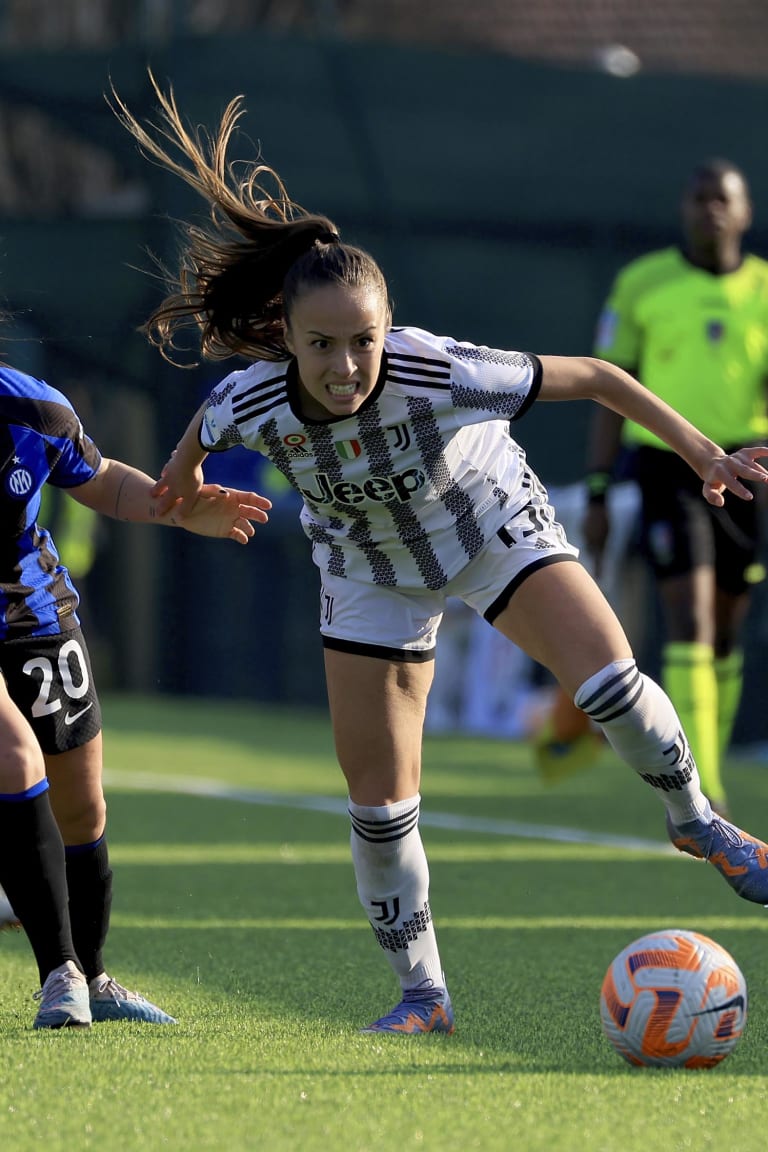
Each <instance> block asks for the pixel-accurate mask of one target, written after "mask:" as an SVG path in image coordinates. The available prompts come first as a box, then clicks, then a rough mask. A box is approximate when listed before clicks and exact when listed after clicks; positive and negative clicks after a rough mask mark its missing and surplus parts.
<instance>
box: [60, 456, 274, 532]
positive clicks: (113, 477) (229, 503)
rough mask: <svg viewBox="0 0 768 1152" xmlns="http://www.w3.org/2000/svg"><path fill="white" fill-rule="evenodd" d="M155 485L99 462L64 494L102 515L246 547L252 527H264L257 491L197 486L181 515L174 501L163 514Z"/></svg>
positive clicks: (263, 505) (132, 471)
mask: <svg viewBox="0 0 768 1152" xmlns="http://www.w3.org/2000/svg"><path fill="white" fill-rule="evenodd" d="M156 486H157V482H156V481H155V480H153V479H152V477H151V476H147V475H146V473H144V472H141V471H139V469H138V468H132V467H131V466H130V465H129V464H124V463H123V462H122V461H120V460H109V459H104V460H103V461H102V465H101V468H100V469H99V471H98V472H97V474H96V475H95V476H94V477H93V478H92V479H91V480H88V481H86V483H85V484H80V485H78V487H77V488H70V489H69V490H68V491H69V492H70V494H71V495H72V496H73V497H74V498H75V499H76V500H78V501H79V502H80V503H81V504H84V505H85V506H86V507H87V508H92V509H93V510H94V512H100V513H101V514H102V515H104V516H112V517H113V518H114V519H116V520H127V521H130V522H131V523H133V524H164V525H168V526H169V527H177V528H186V529H187V531H189V532H194V533H196V534H197V535H199V536H213V537H217V538H219V539H229V540H234V541H236V542H237V543H238V544H247V543H248V541H249V539H250V538H251V537H252V536H253V534H254V531H255V529H254V523H257V524H265V523H266V521H267V519H268V517H267V513H268V511H269V509H270V508H271V507H272V504H271V502H270V501H269V500H267V499H266V497H264V496H259V494H258V493H257V492H241V491H240V490H239V489H235V488H222V487H220V486H219V485H218V484H203V485H202V486H201V487H200V488H199V490H198V492H197V494H196V496H195V499H194V501H190V503H189V504H188V505H187V508H186V510H185V513H184V516H183V517H182V515H181V514H180V511H179V507H178V505H177V504H176V503H174V504H172V505H171V506H170V507H169V508H168V509H167V510H165V511H163V510H162V509H161V508H160V507H159V500H158V499H157V497H156V495H155V489H156Z"/></svg>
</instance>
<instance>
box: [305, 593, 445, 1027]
mask: <svg viewBox="0 0 768 1152" xmlns="http://www.w3.org/2000/svg"><path fill="white" fill-rule="evenodd" d="M340 583H341V588H340V589H337V587H336V585H335V583H334V581H333V579H329V578H328V577H324V580H323V595H324V601H323V603H324V607H325V612H324V619H323V643H324V645H325V668H326V681H327V687H328V699H329V703H330V709H331V718H332V723H333V731H334V737H335V741H336V752H337V756H338V759H339V764H340V765H341V769H342V771H343V772H344V775H345V777H346V780H347V785H348V789H349V814H350V820H351V825H352V832H351V847H352V861H353V865H354V870H355V879H356V881H357V892H358V897H359V899H360V902H361V904H362V906H363V908H364V909H365V912H366V914H367V916H368V921H369V923H370V925H371V928H372V930H373V933H374V936H375V938H376V941H377V943H378V945H379V948H380V949H381V950H382V952H383V953H384V955H385V956H386V958H387V960H388V962H389V965H390V967H391V968H392V970H393V972H394V973H395V975H396V977H397V979H398V982H399V984H400V989H401V999H400V1002H399V1003H398V1004H397V1006H396V1007H395V1008H394V1009H393V1010H392V1011H391V1012H388V1013H387V1014H386V1015H384V1016H381V1017H379V1018H378V1019H376V1020H375V1021H374V1022H373V1023H372V1024H370V1025H369V1026H368V1027H367V1028H366V1029H364V1030H365V1031H373V1032H393V1033H406V1034H408V1033H410V1034H416V1033H422V1032H452V1031H453V1009H452V1007H451V1002H450V998H449V996H448V992H447V989H446V986H445V978H444V976H443V970H442V966H441V963H440V955H439V953H438V949H437V941H436V937H435V929H434V924H433V922H432V912H431V908H430V899H429V868H428V865H427V858H426V855H425V852H424V847H423V844H422V841H421V835H420V832H419V807H420V796H419V786H420V777H421V742H422V733H423V727H424V716H425V711H426V702H427V694H428V692H429V688H430V685H431V683H432V677H433V669H434V634H435V631H436V627H437V623H439V618H440V616H439V613H440V611H441V607H436V605H435V604H434V603H433V602H432V601H431V600H430V599H429V597H424V598H423V600H422V601H416V602H413V601H412V600H411V599H410V598H408V597H404V596H400V595H399V594H398V593H397V592H396V591H394V590H391V591H390V590H387V589H384V590H382V589H377V590H375V593H374V594H373V595H371V590H370V589H369V588H368V587H367V586H361V587H357V586H352V587H350V584H351V582H350V581H348V580H343V581H341V582H340ZM337 592H338V593H339V595H338V596H337ZM369 597H370V601H369V599H368V598H369ZM383 601H387V603H383ZM418 612H422V613H423V615H422V617H421V619H420V620H419V621H418V622H417V621H416V620H415V619H414V613H418ZM366 620H367V621H369V622H370V623H369V624H368V625H366V624H365V621H366ZM366 629H367V632H366ZM414 638H417V640H416V642H415V644H413V646H412V647H407V644H408V642H409V641H411V642H412V643H413V641H414Z"/></svg>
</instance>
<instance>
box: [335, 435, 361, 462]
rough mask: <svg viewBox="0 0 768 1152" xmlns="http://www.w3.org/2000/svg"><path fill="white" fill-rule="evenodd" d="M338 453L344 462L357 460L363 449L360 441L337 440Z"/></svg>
mask: <svg viewBox="0 0 768 1152" xmlns="http://www.w3.org/2000/svg"><path fill="white" fill-rule="evenodd" d="M336 451H337V452H338V454H339V456H341V458H342V460H355V459H356V458H357V457H358V456H359V455H360V453H361V452H362V448H361V447H360V441H359V440H337V441H336Z"/></svg>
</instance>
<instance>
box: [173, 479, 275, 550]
mask: <svg viewBox="0 0 768 1152" xmlns="http://www.w3.org/2000/svg"><path fill="white" fill-rule="evenodd" d="M271 507H272V502H271V501H270V500H267V498H266V497H265V496H259V494H258V492H241V491H240V490H239V489H238V488H222V487H220V485H218V484H203V485H202V487H201V488H200V491H199V493H198V495H197V499H196V500H195V503H194V505H193V506H192V507H191V508H190V509H189V510H188V511H187V512H185V513H184V515H183V516H179V519H178V520H176V515H177V509H173V510H172V512H171V517H172V519H173V522H174V523H178V524H179V525H180V526H181V527H182V528H186V529H187V531H188V532H195V533H196V534H197V535H198V536H215V537H218V538H219V539H228V540H234V541H235V543H237V544H247V543H248V541H249V540H250V539H251V537H252V536H253V535H254V533H255V531H256V529H255V528H254V526H253V522H254V521H255V522H256V523H257V524H266V523H267V520H268V519H269V517H268V516H267V513H268V512H269V509H270V508H271Z"/></svg>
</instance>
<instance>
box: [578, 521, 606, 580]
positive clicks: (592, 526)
mask: <svg viewBox="0 0 768 1152" xmlns="http://www.w3.org/2000/svg"><path fill="white" fill-rule="evenodd" d="M581 528H582V532H583V533H584V543H585V545H586V548H587V552H588V553H589V555H590V557H591V559H592V574H593V575H594V577H595V579H596V580H599V579H600V576H601V575H602V568H603V556H604V554H605V545H606V543H607V541H608V534H609V532H610V530H611V521H610V517H609V515H608V509H607V508H606V506H605V504H587V508H586V511H585V513H584V519H583V521H582V525H581Z"/></svg>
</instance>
